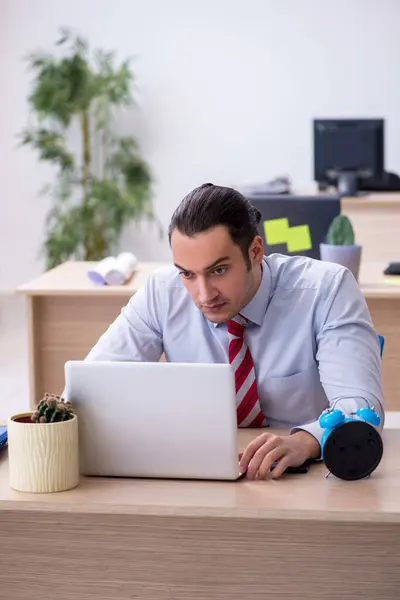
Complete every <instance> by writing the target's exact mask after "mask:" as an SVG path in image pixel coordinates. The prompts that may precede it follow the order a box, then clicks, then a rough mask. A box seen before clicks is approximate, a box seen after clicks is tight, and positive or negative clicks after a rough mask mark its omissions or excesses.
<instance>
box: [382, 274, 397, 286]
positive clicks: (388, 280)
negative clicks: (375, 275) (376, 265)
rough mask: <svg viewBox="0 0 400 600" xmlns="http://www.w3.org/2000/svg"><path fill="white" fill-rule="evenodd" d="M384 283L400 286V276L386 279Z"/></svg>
mask: <svg viewBox="0 0 400 600" xmlns="http://www.w3.org/2000/svg"><path fill="white" fill-rule="evenodd" d="M383 283H388V284H389V285H400V275H394V276H392V277H385V278H384V280H383Z"/></svg>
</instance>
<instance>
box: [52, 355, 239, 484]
mask: <svg viewBox="0 0 400 600" xmlns="http://www.w3.org/2000/svg"><path fill="white" fill-rule="evenodd" d="M65 383H66V385H65V391H64V393H65V396H66V398H67V399H68V400H70V401H71V402H72V403H73V406H74V408H75V411H76V414H77V416H78V423H79V446H80V461H81V472H82V473H83V474H84V475H96V476H113V477H154V478H158V477H160V478H187V479H214V480H215V479H220V480H235V479H238V477H239V476H240V474H239V465H238V445H237V418H236V400H235V388H234V375H233V371H232V367H231V366H230V365H228V364H186V363H184V364H182V363H164V362H159V363H140V362H137V363H132V362H105V361H97V362H90V361H69V362H67V363H66V364H65Z"/></svg>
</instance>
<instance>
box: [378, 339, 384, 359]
mask: <svg viewBox="0 0 400 600" xmlns="http://www.w3.org/2000/svg"><path fill="white" fill-rule="evenodd" d="M378 340H379V345H380V348H381V358H382V354H383V347H384V345H385V338H384V337H383V335H379V334H378Z"/></svg>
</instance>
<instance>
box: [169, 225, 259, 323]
mask: <svg viewBox="0 0 400 600" xmlns="http://www.w3.org/2000/svg"><path fill="white" fill-rule="evenodd" d="M171 250H172V254H173V258H174V263H175V265H176V267H177V268H178V269H179V272H180V275H181V279H182V282H183V285H184V286H185V288H186V289H187V291H188V292H189V294H190V296H191V297H192V300H193V302H194V303H195V304H196V306H197V307H198V308H199V309H200V310H201V312H202V313H203V314H204V316H205V317H207V319H209V320H210V321H212V322H213V323H223V322H224V321H226V320H228V319H230V318H231V317H233V316H235V315H237V314H238V312H240V310H241V309H242V308H243V306H245V305H246V304H247V303H248V302H249V301H250V300H251V299H252V298H253V296H254V294H255V293H256V291H257V289H258V286H259V284H260V281H261V269H260V264H261V262H262V259H263V255H264V252H263V244H262V239H261V238H260V237H259V236H257V237H256V238H254V240H253V242H252V244H251V246H250V249H249V260H250V262H251V267H250V269H249V267H248V265H247V263H246V261H245V259H244V256H243V254H242V250H241V249H240V247H239V246H238V245H237V244H235V243H234V242H233V241H232V239H231V237H230V235H229V231H228V229H227V228H226V227H223V226H219V227H214V228H212V229H209V230H208V231H205V232H203V233H199V234H196V235H194V236H193V237H188V236H186V235H184V234H183V233H181V232H180V231H178V230H177V229H175V230H174V231H173V232H172V236H171Z"/></svg>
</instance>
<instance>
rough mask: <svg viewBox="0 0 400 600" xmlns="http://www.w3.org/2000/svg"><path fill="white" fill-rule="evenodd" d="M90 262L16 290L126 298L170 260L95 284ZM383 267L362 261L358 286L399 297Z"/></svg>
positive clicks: (399, 285)
mask: <svg viewBox="0 0 400 600" xmlns="http://www.w3.org/2000/svg"><path fill="white" fill-rule="evenodd" d="M91 264H93V263H88V262H74V261H68V262H66V263H64V264H62V265H60V266H58V267H56V268H55V269H52V270H50V271H47V272H46V273H44V274H43V275H40V276H39V277H37V278H35V279H33V280H32V281H30V282H28V283H26V284H24V285H21V286H20V287H19V288H18V290H17V291H18V292H21V293H24V294H27V295H32V296H43V295H46V296H57V295H68V296H79V295H85V296H88V295H99V294H101V295H105V296H107V295H111V296H123V297H124V296H125V297H126V298H129V297H130V296H132V294H134V293H135V292H136V291H137V290H138V289H139V288H140V287H141V286H142V285H143V283H144V282H145V281H146V279H147V278H148V277H149V275H150V274H151V273H153V272H154V271H156V270H158V269H162V268H163V267H166V266H168V265H170V264H171V263H168V262H164V263H163V262H159V263H158V262H149V263H146V262H144V263H139V266H138V270H137V272H136V273H135V274H134V275H133V277H132V279H131V280H130V281H129V282H128V283H127V284H126V285H113V286H107V285H104V286H96V285H94V284H93V283H92V282H91V281H90V279H89V277H88V276H87V270H88V268H89V266H90V265H91ZM386 266H387V265H386V263H383V262H371V263H370V262H369V263H362V265H361V272H360V285H361V289H362V291H363V293H364V295H365V297H366V298H386V297H388V296H390V297H400V277H398V278H394V277H392V278H389V277H385V276H384V275H383V270H384V269H385V267H386Z"/></svg>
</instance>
